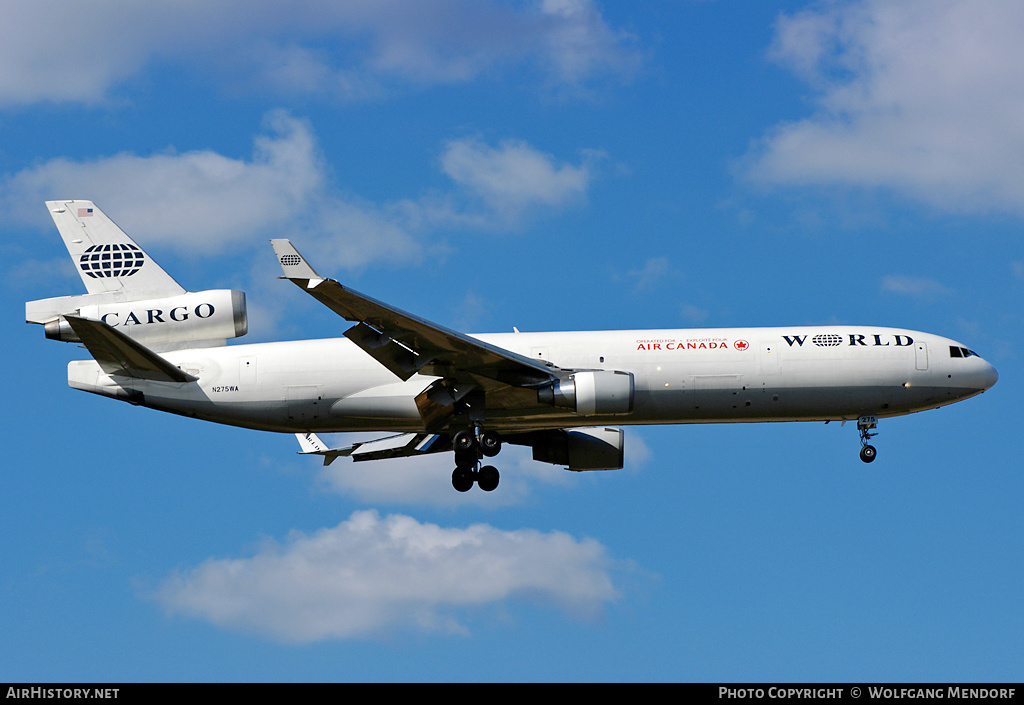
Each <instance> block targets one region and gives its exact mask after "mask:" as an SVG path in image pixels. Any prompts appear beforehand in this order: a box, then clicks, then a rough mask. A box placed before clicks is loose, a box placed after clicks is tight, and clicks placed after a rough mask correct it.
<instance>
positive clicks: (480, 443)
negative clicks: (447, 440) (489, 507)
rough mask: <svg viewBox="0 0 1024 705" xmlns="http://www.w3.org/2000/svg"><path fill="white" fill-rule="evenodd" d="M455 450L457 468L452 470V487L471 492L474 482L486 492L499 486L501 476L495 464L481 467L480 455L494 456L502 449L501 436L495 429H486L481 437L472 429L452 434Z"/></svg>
mask: <svg viewBox="0 0 1024 705" xmlns="http://www.w3.org/2000/svg"><path fill="white" fill-rule="evenodd" d="M452 448H453V449H454V450H455V470H454V471H453V472H452V487H454V488H455V489H456V490H458V491H459V492H469V491H470V490H471V489H473V483H474V482H475V483H476V484H477V485H479V487H480V489H482V490H483V491H484V492H492V491H493V490H495V489H496V488H497V487H498V481H499V480H500V476H499V474H498V469H497V468H495V467H494V466H493V465H484V466H483V467H480V456H481V455H485V456H487V457H493V456H495V455H497V454H498V451H500V450H501V438H500V437H499V436H498V434H497V432H495V431H484V432H483V433H481V434H480V436H479V437H477V435H476V434H475V433H474V431H472V430H462V431H459V432H458V433H456V434H455V435H454V436H452Z"/></svg>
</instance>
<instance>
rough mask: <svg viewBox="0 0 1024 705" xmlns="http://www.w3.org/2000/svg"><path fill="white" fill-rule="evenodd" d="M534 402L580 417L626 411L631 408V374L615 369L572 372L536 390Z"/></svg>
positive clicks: (626, 412)
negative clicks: (535, 400)
mask: <svg viewBox="0 0 1024 705" xmlns="http://www.w3.org/2000/svg"><path fill="white" fill-rule="evenodd" d="M537 401H539V402H540V403H541V404H550V405H551V406H558V407H562V408H565V409H571V410H573V411H574V412H576V413H577V414H581V415H583V416H593V415H595V414H628V413H629V412H630V411H632V410H633V375H632V373H630V372H619V371H617V370H590V371H586V372H574V373H572V374H570V375H568V376H566V377H560V378H558V379H557V380H555V381H554V382H552V383H551V384H549V385H547V386H546V387H542V388H541V389H539V390H537Z"/></svg>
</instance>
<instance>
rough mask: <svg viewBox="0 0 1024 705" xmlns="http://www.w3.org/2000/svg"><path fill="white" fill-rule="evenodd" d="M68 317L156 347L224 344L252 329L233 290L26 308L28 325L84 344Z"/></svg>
mask: <svg viewBox="0 0 1024 705" xmlns="http://www.w3.org/2000/svg"><path fill="white" fill-rule="evenodd" d="M119 298H123V297H119ZM65 315H73V316H79V317H81V318H87V319H92V320H96V321H102V322H103V323H106V324H107V325H109V326H111V327H112V328H114V329H116V330H118V331H120V332H121V333H124V334H125V335H127V336H128V337H130V338H132V339H133V340H136V341H138V342H140V343H143V344H145V345H147V346H149V347H151V348H154V349H161V348H162V349H168V348H173V347H184V346H188V347H200V346H203V345H223V344H224V342H225V341H226V340H227V339H228V338H237V337H240V336H243V335H245V334H246V331H247V330H248V319H247V317H246V308H245V293H243V292H241V291H234V290H229V289H212V290H209V291H198V292H194V293H193V292H186V293H184V294H181V295H178V296H169V297H165V298H156V299H148V300H143V301H117V300H115V295H114V294H84V295H81V296H60V297H56V298H52V299H42V300H40V301H29V302H27V303H26V304H25V319H26V321H28V322H29V323H40V324H42V325H43V327H44V329H45V331H46V337H47V338H50V339H52V340H62V341H64V342H67V343H79V342H82V341H81V340H80V339H79V336H78V335H77V334H76V333H75V331H74V330H73V329H72V328H71V326H70V325H69V324H68V322H67V320H65V319H64V318H63V316H65Z"/></svg>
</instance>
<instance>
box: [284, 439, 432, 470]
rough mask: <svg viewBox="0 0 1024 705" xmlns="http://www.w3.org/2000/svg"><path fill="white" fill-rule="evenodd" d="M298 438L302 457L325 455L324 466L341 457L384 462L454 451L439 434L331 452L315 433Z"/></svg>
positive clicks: (368, 443) (350, 447)
mask: <svg viewBox="0 0 1024 705" xmlns="http://www.w3.org/2000/svg"><path fill="white" fill-rule="evenodd" d="M295 437H296V438H297V439H298V440H299V446H300V447H301V448H302V450H301V451H299V453H300V454H301V455H322V456H323V457H324V465H330V464H331V463H333V462H334V459H335V458H337V457H338V456H339V455H345V456H349V457H351V458H352V460H355V461H360V460H383V459H385V458H404V457H408V456H410V455H423V454H425V453H438V452H441V451H444V450H450V449H451V444H450V443H446V442H444V441H443V438H444V437H443V436H440V435H438V434H436V433H402V434H400V435H397V436H388V437H387V438H379V439H377V440H374V441H364V442H361V443H353V444H352V445H350V446H346V447H344V448H330V447H329V446H328V445H327V444H326V443H324V442H323V441H321V440H320V438H319V437H318V436H317V435H316V434H315V433H296V434H295Z"/></svg>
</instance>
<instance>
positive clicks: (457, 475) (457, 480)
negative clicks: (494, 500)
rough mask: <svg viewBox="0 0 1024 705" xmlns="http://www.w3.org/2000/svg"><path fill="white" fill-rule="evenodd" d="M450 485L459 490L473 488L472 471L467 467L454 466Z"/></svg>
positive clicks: (466, 490)
mask: <svg viewBox="0 0 1024 705" xmlns="http://www.w3.org/2000/svg"><path fill="white" fill-rule="evenodd" d="M452 487H454V488H455V489H457V490H458V491H459V492H469V491H470V490H471V489H473V471H472V470H470V469H468V468H455V470H454V471H453V472H452Z"/></svg>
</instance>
